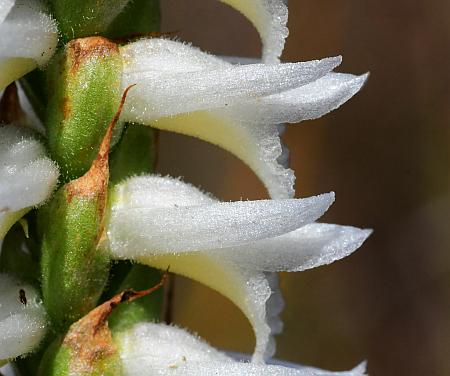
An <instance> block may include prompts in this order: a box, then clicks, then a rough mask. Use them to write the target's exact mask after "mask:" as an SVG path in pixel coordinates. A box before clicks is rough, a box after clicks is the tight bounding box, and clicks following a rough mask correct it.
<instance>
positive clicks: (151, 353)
mask: <svg viewBox="0 0 450 376" xmlns="http://www.w3.org/2000/svg"><path fill="white" fill-rule="evenodd" d="M115 339H116V343H117V344H118V347H119V351H120V356H121V359H122V362H123V369H124V372H125V373H124V374H125V375H127V376H137V375H144V374H152V375H153V374H155V375H183V376H184V375H186V376H188V375H192V376H197V375H202V376H213V375H214V376H216V375H222V376H228V375H230V376H232V375H233V376H234V375H236V376H240V375H243V376H252V375H253V376H260V375H270V376H291V375H292V376H294V375H295V376H316V375H317V376H318V375H322V376H327V375H329V376H332V375H336V376H338V375H340V376H359V375H363V372H364V371H363V370H362V369H360V370H359V371H358V372H355V371H350V372H327V371H321V370H317V369H312V368H300V369H294V368H287V367H282V366H275V365H264V364H251V363H241V362H237V361H234V360H233V359H231V358H229V357H227V356H225V355H224V354H222V353H220V352H218V351H217V350H215V349H214V348H212V347H211V346H209V345H208V344H206V343H205V342H204V341H202V340H201V339H200V338H198V337H195V336H193V335H191V334H189V333H187V332H185V331H183V330H182V329H179V328H176V327H173V326H167V325H164V324H151V323H146V324H138V325H136V326H134V327H133V328H131V329H129V330H128V331H126V332H123V333H120V334H119V335H117V336H116V337H115Z"/></svg>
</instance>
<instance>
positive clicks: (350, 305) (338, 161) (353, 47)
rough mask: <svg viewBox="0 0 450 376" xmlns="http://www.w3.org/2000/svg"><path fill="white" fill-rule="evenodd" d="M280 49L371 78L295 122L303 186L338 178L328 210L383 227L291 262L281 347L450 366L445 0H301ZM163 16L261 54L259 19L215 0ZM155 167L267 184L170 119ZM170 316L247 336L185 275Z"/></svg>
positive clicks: (250, 190)
mask: <svg viewBox="0 0 450 376" xmlns="http://www.w3.org/2000/svg"><path fill="white" fill-rule="evenodd" d="M289 9H290V14H289V28H290V37H289V38H288V41H287V45H286V49H285V53H284V60H286V61H300V60H310V59H316V58H321V57H325V56H332V55H337V54H342V55H343V57H344V62H343V64H342V66H341V67H340V68H339V69H338V71H341V72H350V73H356V74H360V73H363V72H366V71H370V72H371V76H370V79H369V82H368V84H367V86H366V87H365V88H364V90H363V91H362V92H361V93H360V94H359V95H357V96H356V97H355V98H354V99H352V100H351V101H350V102H349V103H347V104H346V105H344V106H343V107H342V108H340V109H339V110H337V111H335V112H333V113H331V114H329V115H327V116H325V117H324V118H322V119H320V120H315V121H309V122H304V123H302V124H301V125H292V126H290V127H289V128H288V131H287V133H286V135H285V140H286V143H287V144H288V145H289V147H290V149H291V164H292V167H293V168H294V170H295V171H296V174H297V196H298V197H301V196H309V195H315V194H318V193H322V192H328V191H330V190H334V191H335V192H336V195H337V200H336V203H335V204H334V205H333V207H332V208H331V210H330V211H329V212H328V213H327V214H326V216H325V217H324V218H323V221H326V222H334V223H339V224H351V225H355V226H360V227H370V228H373V229H374V230H375V232H374V234H373V236H372V237H371V238H370V239H369V240H368V241H367V242H366V244H365V245H364V246H363V247H362V248H361V249H360V250H359V251H358V252H356V253H355V254H354V255H352V256H351V257H349V258H347V259H345V260H343V261H340V262H337V263H335V264H333V265H331V266H327V267H322V268H319V269H316V270H311V271H308V272H303V273H295V274H285V275H282V288H283V291H284V295H285V298H286V303H287V308H286V310H285V312H284V314H283V318H284V321H285V330H284V333H283V334H282V335H281V336H279V337H278V352H277V356H278V357H279V358H282V359H286V360H291V361H295V362H301V363H307V364H311V365H315V366H319V367H323V368H328V369H335V370H340V369H348V368H351V367H353V366H354V365H356V364H357V363H358V362H359V361H361V360H362V359H367V360H368V362H369V372H370V373H371V374H372V375H409V376H412V375H439V376H440V375H450V232H449V230H450V229H449V227H450V174H449V170H450V121H449V120H450V101H449V100H450V70H449V63H450V48H449V47H450V26H449V25H448V21H447V20H448V16H449V14H450V2H449V1H448V0H429V1H426V0H416V1H410V0H409V1H407V0H397V1H388V0H382V1H380V0H342V1H339V2H336V1H331V0H323V1H317V0H301V1H299V0H291V1H290V6H289ZM162 11H163V26H162V28H163V31H176V34H177V35H178V36H179V37H180V38H181V39H183V40H186V41H190V42H193V44H194V45H197V46H199V47H201V48H202V49H204V50H207V51H210V52H213V53H215V54H227V55H241V56H254V57H256V56H258V55H259V53H260V42H259V39H258V36H257V34H256V32H255V30H254V29H253V28H252V26H251V25H249V24H248V23H247V21H246V20H245V19H244V18H243V17H242V16H241V15H239V14H238V13H236V12H235V11H233V10H232V9H231V8H228V7H227V6H225V5H222V4H220V3H219V2H218V1H214V0H190V1H175V0H163V1H162ZM160 145H161V150H160V163H159V171H160V172H161V173H163V174H170V175H173V176H184V177H185V179H186V180H187V181H189V182H191V183H193V184H195V185H198V186H201V187H203V188H204V189H205V190H208V191H210V192H212V193H214V194H215V195H216V196H217V197H219V198H221V199H224V200H236V199H240V198H244V199H247V198H251V199H255V198H264V197H266V193H265V191H264V189H263V187H262V186H261V184H260V183H259V181H258V180H257V179H256V178H255V176H254V175H253V174H252V173H251V171H250V170H249V169H248V168H247V167H246V166H244V165H243V164H242V163H241V162H240V161H238V160H237V159H235V158H234V157H232V156H230V155H229V154H227V153H225V152H223V151H221V150H219V149H217V148H215V147H213V146H211V145H209V144H206V143H202V142H200V141H197V140H194V139H191V138H188V137H183V136H178V135H173V134H167V133H162V134H161V143H160ZM175 296H176V302H175V309H176V311H175V322H176V323H178V324H180V325H183V326H187V327H189V328H190V329H191V330H194V331H197V332H198V333H199V334H200V335H201V336H203V337H205V338H207V339H208V340H209V341H210V342H211V343H212V344H213V345H215V346H219V347H222V348H227V349H233V350H238V351H247V352H248V351H251V350H252V347H253V337H252V333H251V330H250V327H249V325H248V324H247V322H246V320H245V319H244V318H243V316H242V315H241V314H240V312H239V311H238V310H237V309H236V308H234V307H233V306H232V305H231V304H229V303H228V302H227V301H226V300H225V299H223V298H222V297H220V296H219V295H218V294H216V293H214V292H212V291H210V290H208V289H206V288H204V287H203V286H200V285H198V284H195V283H191V282H189V281H187V280H182V279H181V278H179V279H178V280H177V284H176V290H175Z"/></svg>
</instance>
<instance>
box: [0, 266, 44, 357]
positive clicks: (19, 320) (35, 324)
mask: <svg viewBox="0 0 450 376" xmlns="http://www.w3.org/2000/svg"><path fill="white" fill-rule="evenodd" d="M20 290H23V291H24V292H25V297H26V300H27V302H26V304H23V303H22V302H21V301H20V295H19V293H20ZM46 326H47V325H46V318H45V310H44V307H43V305H42V303H41V301H40V299H39V297H38V295H37V293H36V291H35V290H34V288H32V287H30V286H28V285H25V284H23V283H20V282H19V281H17V280H15V279H14V278H12V277H10V276H8V275H5V274H0V360H6V359H12V358H15V357H18V356H20V355H23V354H26V353H28V352H30V351H33V350H34V349H35V348H36V347H37V345H38V344H39V343H40V341H41V340H42V339H43V337H44V335H45V331H46Z"/></svg>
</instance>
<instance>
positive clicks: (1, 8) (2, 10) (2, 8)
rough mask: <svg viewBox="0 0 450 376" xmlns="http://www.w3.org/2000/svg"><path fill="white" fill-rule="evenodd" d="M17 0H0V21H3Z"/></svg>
mask: <svg viewBox="0 0 450 376" xmlns="http://www.w3.org/2000/svg"><path fill="white" fill-rule="evenodd" d="M14 3H15V0H0V23H2V22H3V21H4V20H5V18H6V16H7V15H8V13H9V12H10V11H11V9H12V7H13V6H14Z"/></svg>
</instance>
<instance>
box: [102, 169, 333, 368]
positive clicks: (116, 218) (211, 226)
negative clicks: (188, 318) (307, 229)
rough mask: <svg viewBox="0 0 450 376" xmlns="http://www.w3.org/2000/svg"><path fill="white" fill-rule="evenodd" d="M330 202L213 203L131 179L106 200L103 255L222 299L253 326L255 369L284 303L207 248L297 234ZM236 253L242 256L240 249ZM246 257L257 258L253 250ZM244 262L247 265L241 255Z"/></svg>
mask: <svg viewBox="0 0 450 376" xmlns="http://www.w3.org/2000/svg"><path fill="white" fill-rule="evenodd" d="M333 198H334V196H333V195H332V194H326V195H322V196H317V197H312V198H309V199H302V200H301V199H298V200H270V201H247V202H233V203H217V201H216V200H214V199H213V198H211V197H209V196H207V195H205V194H203V193H201V192H200V191H199V190H197V189H196V188H194V187H192V186H190V185H188V184H185V183H183V182H181V181H179V180H176V179H172V178H163V177H158V176H146V177H136V178H131V179H128V180H127V181H125V182H124V183H122V184H119V185H118V186H117V187H116V188H115V190H114V191H113V192H112V194H111V196H110V200H111V209H110V214H109V216H108V217H109V221H108V223H107V237H106V238H107V242H109V244H105V248H108V249H110V251H111V252H112V254H113V256H114V257H116V258H126V259H132V260H135V261H138V262H140V263H143V264H146V265H150V266H153V267H157V268H160V269H167V267H168V266H170V270H171V271H172V272H174V273H177V274H181V275H184V276H186V277H189V278H192V279H194V280H197V281H199V282H201V283H203V284H205V285H207V286H209V287H211V288H213V289H215V290H217V291H218V292H220V293H221V294H223V295H224V296H226V297H228V298H229V299H230V300H231V301H232V302H234V303H235V304H236V305H237V306H238V307H239V308H240V309H241V310H242V311H243V312H244V314H245V315H246V316H247V317H248V319H249V321H250V323H251V324H252V326H253V329H254V331H255V335H256V348H255V356H254V360H255V361H259V362H261V361H262V359H263V358H265V357H269V356H271V355H272V354H273V352H274V347H273V343H272V340H271V334H273V333H278V332H279V331H280V330H281V323H280V321H279V319H278V314H279V312H280V311H281V309H282V305H283V301H282V299H281V295H280V294H278V293H275V294H274V295H273V296H272V298H271V293H272V291H273V289H274V288H275V291H277V286H276V284H277V280H276V278H274V276H273V275H272V276H270V275H269V276H268V275H266V274H265V273H264V271H263V270H262V269H261V268H260V267H256V268H255V267H254V265H251V264H250V263H247V265H245V264H242V265H241V263H240V261H239V256H238V252H236V250H233V249H230V255H228V254H227V252H226V249H223V252H221V251H218V250H211V249H213V248H221V249H222V248H224V247H230V246H232V245H233V243H237V242H239V243H240V244H247V243H250V244H248V245H249V247H252V243H251V242H252V241H255V240H258V239H267V238H271V237H274V236H278V235H280V234H284V233H288V232H291V231H294V230H297V229H298V228H299V227H302V226H304V225H306V224H308V223H311V222H312V221H314V220H315V219H317V218H318V217H319V216H320V215H322V214H323V212H324V211H325V210H326V209H327V208H328V207H329V205H330V204H331V203H332V201H333ZM214 245H216V246H214ZM217 245H218V247H217ZM241 247H242V248H241V249H242V250H244V251H245V249H246V246H245V245H242V246H241ZM256 248H258V247H256ZM291 248H292V247H291ZM202 249H204V250H205V251H203V252H202V251H201V250H202ZM250 249H251V248H250ZM188 251H195V252H188ZM253 255H254V256H255V257H258V255H257V252H255V251H254V252H253ZM272 257H274V258H276V257H275V256H272ZM244 260H248V259H246V258H245V256H244ZM255 262H257V261H255ZM257 263H258V262H257ZM259 263H260V264H261V265H262V264H264V261H263V260H260V261H259ZM269 298H271V300H270V301H269ZM268 301H269V303H270V305H269V309H268V310H267V311H266V303H267V302H268Z"/></svg>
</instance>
